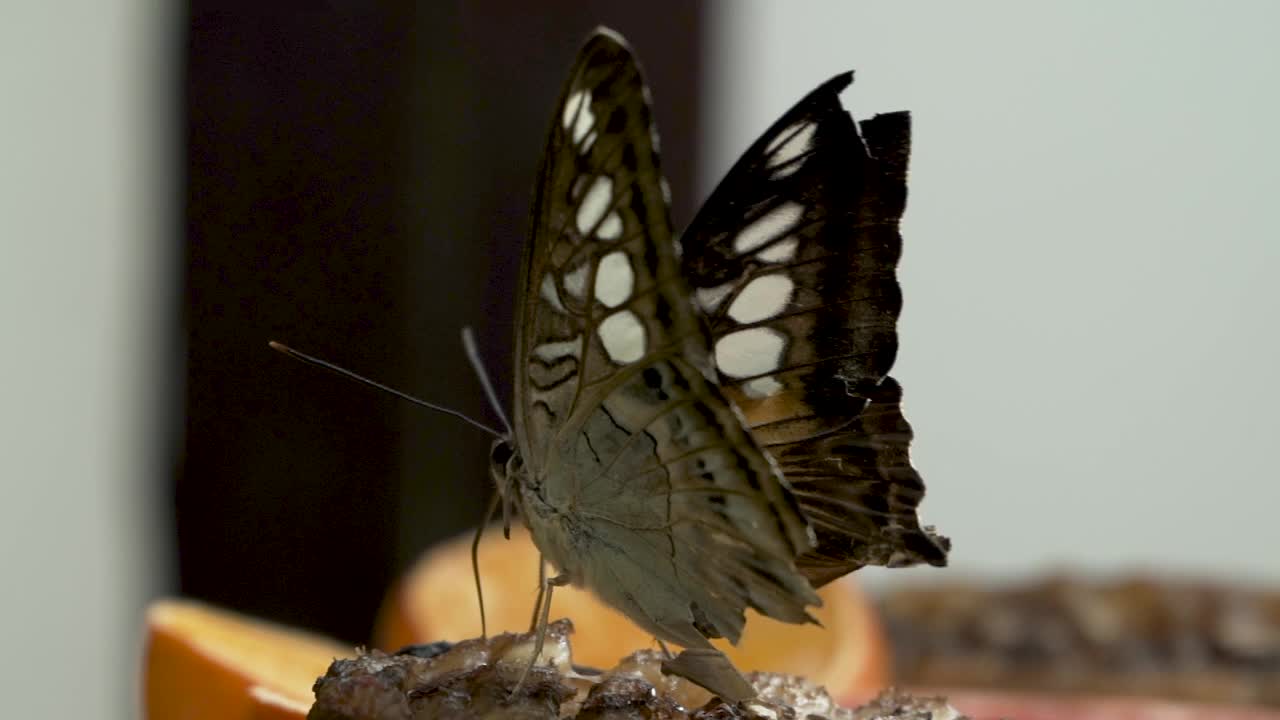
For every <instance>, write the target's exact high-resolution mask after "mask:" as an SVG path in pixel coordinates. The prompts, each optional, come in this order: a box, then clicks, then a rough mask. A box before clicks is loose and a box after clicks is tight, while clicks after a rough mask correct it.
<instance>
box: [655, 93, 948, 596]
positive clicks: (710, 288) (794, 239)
mask: <svg viewBox="0 0 1280 720" xmlns="http://www.w3.org/2000/svg"><path fill="white" fill-rule="evenodd" d="M852 80H853V76H852V73H845V74H842V75H839V76H837V77H835V78H833V79H831V80H830V81H828V82H827V83H825V84H824V85H822V86H820V87H819V88H817V89H816V90H814V91H813V92H812V93H810V94H809V95H808V96H807V97H805V98H804V99H803V100H801V101H800V102H799V103H798V104H796V105H795V107H793V108H792V109H791V110H790V111H789V112H787V113H786V114H785V115H784V116H783V117H782V118H781V119H780V120H779V121H778V122H777V123H775V124H774V125H773V127H771V128H770V129H769V130H768V131H766V132H765V133H764V135H763V136H762V137H761V138H760V139H759V140H757V141H756V142H755V143H754V144H753V145H752V146H751V148H750V149H749V150H748V151H747V152H746V153H745V154H744V156H743V157H742V158H741V159H740V160H739V161H738V163H737V164H736V165H735V166H734V167H733V168H732V170H731V171H730V172H729V174H728V175H727V176H726V177H725V179H724V180H723V181H722V182H721V184H720V185H719V186H718V187H717V188H716V190H715V191H714V192H713V193H712V195H711V197H710V198H709V199H708V200H707V202H706V203H705V205H704V206H703V209H702V210H701V211H700V212H699V214H698V215H697V217H696V218H695V219H694V221H693V223H692V224H691V226H690V227H689V229H688V230H687V231H686V232H685V234H684V235H683V236H682V237H681V239H680V241H681V244H682V247H683V256H682V270H681V271H682V274H683V276H684V277H685V279H686V280H687V281H688V282H689V283H690V285H691V286H692V288H693V292H694V297H695V298H696V301H697V303H698V306H699V309H700V310H701V311H702V312H703V314H704V315H705V318H706V322H707V324H708V326H709V328H710V332H711V334H712V337H713V343H714V345H713V347H714V361H715V365H716V371H717V374H718V378H719V381H720V384H721V387H722V389H723V391H724V392H725V394H726V395H727V396H728V397H730V398H731V399H732V400H733V401H734V402H735V403H736V404H737V405H738V406H739V407H740V408H741V409H742V411H743V413H744V414H745V416H746V418H747V423H748V425H749V426H750V428H751V432H752V433H753V435H754V436H755V438H756V440H757V441H758V442H759V443H760V444H761V445H762V446H763V447H764V448H765V449H766V450H767V451H768V452H769V453H770V454H771V455H772V456H773V457H774V458H775V459H776V460H777V461H778V463H779V465H780V466H781V468H782V471H783V474H784V476H785V477H786V480H787V481H788V482H789V483H790V485H791V488H792V490H793V492H794V493H795V497H796V499H797V500H798V501H799V504H800V507H801V509H802V511H803V513H804V514H805V516H806V517H807V518H808V519H809V521H810V522H811V523H812V524H813V528H814V530H815V532H816V535H817V541H818V543H817V546H816V547H815V548H813V549H812V550H810V551H808V552H806V553H805V554H804V555H802V556H801V557H800V558H799V560H798V565H799V567H800V569H801V570H802V572H804V574H805V575H806V576H807V577H808V578H809V580H810V581H811V582H812V583H813V584H814V586H819V585H822V584H824V583H826V582H829V581H831V580H833V579H835V578H837V577H840V576H842V575H844V574H846V573H848V572H850V571H852V570H855V569H857V568H858V567H861V566H863V565H867V564H877V565H909V564H914V563H921V562H925V563H930V564H933V565H943V564H945V563H946V554H947V550H948V548H949V542H948V541H947V540H946V539H945V538H942V537H940V536H938V535H936V534H935V533H934V532H933V531H932V529H931V528H922V527H921V526H920V524H919V520H918V518H917V515H916V507H917V505H918V504H919V502H920V500H921V498H922V497H923V495H924V484H923V482H922V481H921V479H920V476H919V474H918V473H916V471H915V470H914V469H913V468H912V466H911V463H910V460H909V457H908V445H909V443H910V440H911V428H910V426H909V425H908V423H907V421H906V420H905V419H904V418H903V416H902V413H901V408H900V401H901V391H900V388H899V386H898V384H897V383H896V382H895V381H894V380H893V379H892V378H890V377H887V373H888V371H889V369H890V367H891V366H892V365H893V361H894V356H895V354H896V352H897V330H896V325H897V319H898V312H899V310H900V308H901V304H902V298H901V293H900V291H899V287H898V282H897V279H896V276H895V269H896V266H897V263H898V258H899V255H900V252H901V247H902V239H901V235H900V234H899V230H898V222H899V218H900V216H901V214H902V210H903V207H904V205H905V202H906V171H907V158H908V154H909V138H910V119H909V116H908V114H907V113H905V112H900V113H890V114H886V115H879V116H876V117H874V118H872V119H871V120H867V121H865V122H863V123H862V132H863V135H860V134H859V130H858V126H857V125H856V124H855V123H854V121H853V119H852V118H851V117H850V116H849V114H848V112H846V111H845V109H844V108H843V107H842V106H841V104H840V99H839V92H840V91H841V90H842V89H844V88H845V87H847V86H848V85H849V84H850V83H851V82H852Z"/></svg>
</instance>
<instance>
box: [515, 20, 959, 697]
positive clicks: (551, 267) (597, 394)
mask: <svg viewBox="0 0 1280 720" xmlns="http://www.w3.org/2000/svg"><path fill="white" fill-rule="evenodd" d="M852 79H853V76H852V73H844V74H841V75H838V76H836V77H835V78H833V79H831V80H830V81H828V82H826V83H825V84H823V85H821V86H820V87H818V88H817V89H816V90H814V91H813V92H811V93H810V94H809V95H808V96H807V97H805V98H804V99H803V100H801V101H800V102H799V103H798V104H796V105H795V107H793V108H792V109H791V110H790V111H788V112H787V113H786V114H785V115H783V117H782V118H781V119H780V120H778V121H777V122H776V123H775V124H774V125H773V127H771V128H769V130H768V131H766V132H765V133H764V135H763V136H762V137H761V138H760V139H759V140H757V141H756V142H755V143H754V144H753V145H752V146H751V147H750V148H749V149H748V150H747V152H746V153H745V154H744V155H743V157H742V159H741V160H739V161H738V163H737V164H736V165H735V166H734V167H733V169H732V170H730V172H729V174H728V176H727V177H726V178H725V179H724V180H723V182H721V184H720V186H719V187H718V188H717V189H716V190H715V192H714V193H712V195H711V197H710V198H709V199H708V200H707V202H706V204H705V206H704V207H703V208H702V210H701V211H700V212H699V213H698V215H697V216H696V218H695V219H694V221H693V223H692V224H691V225H690V227H689V228H688V230H686V231H685V233H684V234H683V235H682V236H680V238H679V240H677V239H676V237H675V234H674V233H673V231H672V227H671V221H670V217H669V208H668V206H669V195H670V193H669V189H668V187H667V184H666V181H665V180H664V179H663V177H662V173H661V171H660V169H659V163H658V136H657V133H656V130H655V127H654V124H653V120H652V115H651V111H650V107H649V101H650V98H649V91H648V89H647V88H646V87H645V85H644V82H643V79H642V77H641V73H640V69H639V66H638V64H637V61H636V59H635V57H634V55H633V54H632V53H631V51H630V49H629V48H628V47H627V45H626V42H625V41H624V40H623V39H622V38H621V37H620V36H619V35H617V34H616V33H614V32H612V31H610V30H607V29H603V28H602V29H598V30H597V31H596V32H595V33H594V34H593V35H592V36H591V37H590V39H589V40H588V41H587V43H586V45H585V46H584V47H583V49H582V50H581V52H580V53H579V55H578V58H577V60H576V62H575V63H574V65H573V69H572V71H571V73H570V76H569V81H568V83H567V84H566V86H565V88H564V91H563V93H562V95H561V97H560V100H559V102H558V103H557V106H556V112H555V115H554V119H553V123H552V127H551V132H550V138H549V140H548V142H547V148H546V154H545V156H544V159H543V164H542V169H541V173H540V175H539V176H538V178H537V186H536V193H535V203H534V206H533V218H532V219H533V226H532V236H531V238H530V240H529V242H528V243H527V244H526V247H525V251H524V259H523V269H522V272H521V276H520V281H519V283H520V285H519V288H518V309H517V322H518V323H519V325H518V329H517V331H516V357H515V372H516V375H515V383H514V385H515V427H514V434H513V436H511V437H505V438H502V439H499V440H498V441H496V442H495V444H494V446H493V449H492V457H491V462H492V474H493V476H494V479H495V481H496V483H497V485H498V489H499V492H500V494H501V499H502V502H503V508H504V515H506V513H507V512H509V511H510V510H511V509H515V510H518V512H519V514H520V516H521V517H522V518H523V520H524V522H525V523H526V524H527V525H528V527H529V530H530V532H531V533H532V535H533V538H534V541H535V542H536V544H537V546H538V549H539V550H540V552H541V553H542V555H543V557H544V559H545V561H547V562H550V563H551V565H552V566H554V568H555V569H556V570H557V571H558V573H559V574H558V575H556V576H555V577H550V578H548V577H546V576H545V575H544V576H543V583H542V587H541V590H540V593H539V600H538V603H537V607H536V608H535V613H534V617H535V618H537V620H536V621H535V624H536V625H537V629H538V630H539V632H541V631H542V630H543V629H544V628H545V624H546V619H547V614H548V612H549V609H550V602H551V597H550V596H551V591H552V588H553V587H554V586H557V585H563V584H569V583H571V584H575V585H581V586H585V587H587V588H589V589H591V590H592V591H594V592H595V593H596V594H597V595H598V596H599V597H600V598H601V599H603V600H604V601H605V602H607V603H608V604H609V605H611V606H613V607H614V608H616V609H618V610H620V611H621V612H623V613H624V614H626V615H627V617H629V618H630V619H631V620H632V621H634V622H635V623H636V624H638V625H639V626H641V627H642V628H644V629H645V630H647V631H648V632H651V633H653V635H654V636H656V637H657V638H659V639H660V640H664V641H669V642H672V643H676V644H679V645H681V646H683V647H684V648H686V650H685V651H684V652H682V653H681V654H680V655H679V656H678V657H676V658H674V659H672V660H669V661H668V662H667V663H665V664H664V669H665V670H666V671H668V672H672V673H674V674H679V675H682V676H685V677H687V678H689V679H691V680H693V681H694V682H697V683H699V684H701V685H703V686H704V687H707V688H708V689H709V690H711V691H713V692H715V693H717V694H719V695H721V696H722V697H724V698H725V699H728V700H732V701H737V700H743V699H747V698H749V697H751V696H752V694H753V692H752V690H751V688H750V686H749V685H748V684H747V683H746V681H745V680H744V679H743V678H742V677H741V675H740V674H738V673H737V671H736V670H734V669H733V667H732V665H731V664H730V663H729V662H728V660H727V658H725V657H724V656H723V654H721V653H719V651H717V650H715V649H714V648H713V647H712V646H711V644H710V643H709V642H708V639H709V638H719V637H723V638H727V639H728V640H729V641H730V642H733V643H736V642H737V641H738V639H739V637H740V635H741V633H742V630H743V625H744V622H745V618H744V613H743V611H744V609H745V608H748V607H750V608H753V609H755V610H757V611H758V612H760V613H763V614H764V615H768V616H770V617H773V618H777V619H779V620H783V621H787V622H794V623H802V622H809V621H812V617H811V616H810V615H809V613H808V612H807V611H806V608H807V607H808V606H812V605H817V604H819V602H820V601H819V599H818V596H817V594H816V593H815V592H814V588H816V587H820V586H821V585H824V584H826V583H828V582H830V581H832V580H834V579H836V578H839V577H841V576H843V575H845V574H847V573H849V572H852V571H853V570H856V569H858V568H859V567H862V566H863V565H887V566H892V567H896V566H905V565H913V564H918V563H928V564H931V565H938V566H941V565H945V564H946V558H947V551H948V549H949V545H950V544H949V542H948V540H947V539H946V538H944V537H941V536H939V535H937V534H936V533H935V532H934V531H933V529H932V528H930V527H927V526H926V527H921V525H920V523H919V519H918V517H917V515H916V507H917V505H918V504H919V503H920V501H921V499H922V497H923V495H924V484H923V482H922V481H921V479H920V476H919V474H918V473H916V471H915V470H914V469H913V468H912V466H911V462H910V459H909V455H908V445H909V444H910V441H911V428H910V426H909V425H908V423H907V421H906V420H905V419H904V418H903V416H902V412H901V407H900V400H901V389H900V387H899V385H898V383H897V382H896V381H894V380H893V378H891V377H889V376H888V375H887V373H888V372H889V369H890V367H891V366H892V364H893V360H894V356H895V354H896V351H897V333H896V323H897V317H898V313H899V309H900V307H901V293H900V291H899V287H898V283H897V279H896V277H895V267H896V265H897V262H898V258H899V255H900V251H901V236H900V235H899V231H898V221H899V217H900V215H901V213H902V210H903V207H904V205H905V202H906V171H907V158H908V153H909V135H910V124H909V115H908V114H907V113H905V112H898V113H889V114H884V115H877V116H875V117H874V118H872V119H870V120H866V121H864V122H862V123H861V134H860V133H859V126H858V125H857V124H855V123H854V121H853V119H852V118H851V117H850V116H849V114H848V113H847V112H846V111H845V110H844V108H843V107H842V106H841V104H840V100H839V97H838V95H839V92H840V91H841V90H842V89H844V88H845V87H847V86H848V85H849V84H850V83H851V82H852ZM536 657H537V656H536V654H535V659H536Z"/></svg>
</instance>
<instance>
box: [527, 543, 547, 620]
mask: <svg viewBox="0 0 1280 720" xmlns="http://www.w3.org/2000/svg"><path fill="white" fill-rule="evenodd" d="M546 594H547V561H546V560H544V559H542V556H541V555H539V556H538V599H537V600H535V601H534V603H533V616H532V617H530V618H529V632H533V631H534V630H537V629H538V618H540V617H542V599H543V597H545V596H546Z"/></svg>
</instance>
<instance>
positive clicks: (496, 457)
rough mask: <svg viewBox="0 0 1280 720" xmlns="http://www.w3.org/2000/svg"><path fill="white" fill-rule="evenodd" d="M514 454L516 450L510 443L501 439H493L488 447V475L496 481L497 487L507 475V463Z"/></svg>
mask: <svg viewBox="0 0 1280 720" xmlns="http://www.w3.org/2000/svg"><path fill="white" fill-rule="evenodd" d="M515 454H516V451H515V449H513V448H512V447H511V443H510V442H508V441H506V440H503V439H498V440H494V441H493V445H492V446H491V447H490V448H489V475H490V476H491V477H493V480H494V482H496V483H498V487H502V485H503V482H502V481H503V480H504V479H505V478H507V477H508V476H509V475H508V472H509V468H508V467H507V464H508V463H509V462H511V459H512V458H513V457H515Z"/></svg>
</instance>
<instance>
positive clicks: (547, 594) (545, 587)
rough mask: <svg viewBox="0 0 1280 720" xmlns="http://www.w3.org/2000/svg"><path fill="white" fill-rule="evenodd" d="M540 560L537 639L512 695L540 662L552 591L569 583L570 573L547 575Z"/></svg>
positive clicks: (535, 632) (513, 694) (545, 636)
mask: <svg viewBox="0 0 1280 720" xmlns="http://www.w3.org/2000/svg"><path fill="white" fill-rule="evenodd" d="M538 562H539V575H541V576H542V583H541V589H540V590H539V592H538V607H537V608H536V609H537V610H539V611H540V613H539V616H538V623H537V627H536V629H534V630H533V632H534V634H535V636H536V637H535V639H534V641H533V655H532V656H531V657H530V658H529V664H528V665H525V666H524V671H523V672H521V673H520V679H519V680H517V681H516V685H515V687H513V688H511V696H512V697H514V696H515V695H516V693H518V692H520V688H521V687H523V686H524V681H525V680H526V679H527V678H528V677H529V672H530V671H531V670H533V666H534V665H536V664H537V663H538V658H539V657H540V656H541V655H542V646H543V644H544V643H545V641H546V639H547V622H548V620H549V619H550V615H551V591H552V590H554V589H555V588H558V587H563V586H565V585H568V584H569V576H568V575H557V576H555V577H553V578H548V577H547V576H546V570H545V567H546V566H545V564H543V561H542V559H541V558H539V560H538Z"/></svg>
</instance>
